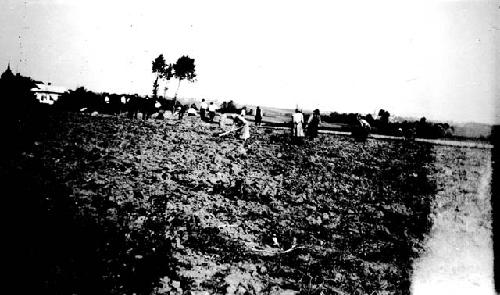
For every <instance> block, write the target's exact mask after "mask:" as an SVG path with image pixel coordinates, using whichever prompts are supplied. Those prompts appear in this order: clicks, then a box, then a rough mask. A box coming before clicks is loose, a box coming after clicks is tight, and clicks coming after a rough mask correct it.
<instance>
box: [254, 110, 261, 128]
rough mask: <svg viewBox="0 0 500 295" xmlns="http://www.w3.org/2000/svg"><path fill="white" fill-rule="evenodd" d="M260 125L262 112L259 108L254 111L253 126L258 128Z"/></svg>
mask: <svg viewBox="0 0 500 295" xmlns="http://www.w3.org/2000/svg"><path fill="white" fill-rule="evenodd" d="M261 123H262V110H261V109H260V107H257V109H256V110H255V126H260V124H261Z"/></svg>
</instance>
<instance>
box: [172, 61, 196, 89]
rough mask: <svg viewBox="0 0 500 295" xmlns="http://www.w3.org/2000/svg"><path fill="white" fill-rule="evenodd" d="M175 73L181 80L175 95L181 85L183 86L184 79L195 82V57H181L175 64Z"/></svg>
mask: <svg viewBox="0 0 500 295" xmlns="http://www.w3.org/2000/svg"><path fill="white" fill-rule="evenodd" d="M173 70H174V75H175V77H176V78H177V79H178V80H179V84H178V85H177V90H176V91H175V97H177V93H178V92H179V87H180V86H181V81H182V80H187V81H189V82H194V81H195V78H196V69H195V64H194V59H192V58H190V57H189V56H187V55H183V56H181V57H179V59H178V60H177V62H176V63H175V64H174V65H173Z"/></svg>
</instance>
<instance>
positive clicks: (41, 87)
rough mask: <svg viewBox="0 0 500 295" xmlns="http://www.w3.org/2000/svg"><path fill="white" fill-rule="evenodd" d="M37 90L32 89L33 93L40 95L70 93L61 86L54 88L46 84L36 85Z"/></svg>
mask: <svg viewBox="0 0 500 295" xmlns="http://www.w3.org/2000/svg"><path fill="white" fill-rule="evenodd" d="M36 86H37V87H35V88H31V91H33V92H38V93H54V94H63V93H64V92H66V91H68V89H66V88H64V87H60V86H53V85H49V84H44V83H36Z"/></svg>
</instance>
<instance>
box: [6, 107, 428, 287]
mask: <svg viewBox="0 0 500 295" xmlns="http://www.w3.org/2000/svg"><path fill="white" fill-rule="evenodd" d="M220 131H221V130H220V129H219V127H218V125H216V124H212V125H210V124H206V123H201V122H200V121H199V119H198V118H193V117H185V118H184V120H183V121H182V122H179V121H176V120H165V121H153V120H150V121H147V122H145V121H139V120H127V119H123V118H118V117H99V116H95V117H91V116H88V115H57V116H54V117H53V118H52V119H50V120H49V121H48V123H47V125H46V126H45V127H44V128H42V130H41V132H40V134H39V136H38V137H37V140H36V141H35V142H34V143H33V145H31V146H29V147H28V148H26V149H25V150H24V151H23V153H22V154H20V155H18V156H16V157H13V158H11V159H10V161H7V162H6V163H7V164H2V165H3V167H2V170H1V172H2V176H3V177H4V178H6V179H7V180H8V181H10V182H11V183H12V184H13V185H19V188H18V190H19V194H20V195H22V196H26V197H23V199H22V201H16V202H19V204H18V203H16V206H19V207H20V208H21V209H22V210H20V211H19V214H20V215H22V216H23V220H24V222H23V223H22V225H19V226H18V228H16V232H17V233H18V235H19V236H22V239H21V240H20V241H23V243H24V244H25V246H24V248H22V250H23V251H25V252H23V253H24V254H26V255H24V256H22V258H19V259H20V264H19V265H21V266H23V271H25V272H27V274H26V275H27V276H29V277H30V278H32V279H30V280H29V281H30V284H27V285H26V288H28V286H29V288H33V290H35V291H40V290H41V291H44V292H48V293H52V294H134V293H135V294H209V293H210V294H211V293H220V294H262V293H265V294H298V293H300V294H408V293H409V292H410V279H411V273H412V262H413V260H414V258H416V257H418V255H419V254H420V253H421V252H422V250H423V248H422V242H423V240H424V236H425V234H426V233H427V232H428V230H429V228H430V226H431V219H430V218H429V213H430V210H431V203H432V198H433V196H434V195H435V193H436V183H435V181H434V180H433V179H432V177H430V176H431V171H430V169H429V167H430V163H432V162H433V161H434V158H433V157H434V155H433V153H432V152H431V149H432V146H431V145H430V144H426V143H415V142H405V141H383V140H375V139H368V141H367V142H366V143H360V142H355V141H354V140H353V139H351V138H349V137H343V136H335V135H320V137H319V138H318V139H316V140H315V141H305V142H304V143H302V144H300V143H292V142H291V141H290V138H289V135H288V134H286V133H284V132H285V131H277V130H274V131H270V130H268V131H266V130H265V129H258V130H256V129H252V130H251V132H252V138H251V139H250V140H249V142H248V143H247V145H246V147H243V146H242V143H241V141H238V140H237V139H235V138H232V137H222V138H221V137H218V136H216V135H217V134H218V133H219V132H220ZM24 266H26V267H24ZM30 290H31V289H30Z"/></svg>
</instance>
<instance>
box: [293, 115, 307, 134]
mask: <svg viewBox="0 0 500 295" xmlns="http://www.w3.org/2000/svg"><path fill="white" fill-rule="evenodd" d="M302 124H304V116H303V115H302V113H301V112H300V111H299V109H295V113H294V114H293V115H292V136H293V137H296V138H302V137H304V129H303V128H302Z"/></svg>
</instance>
